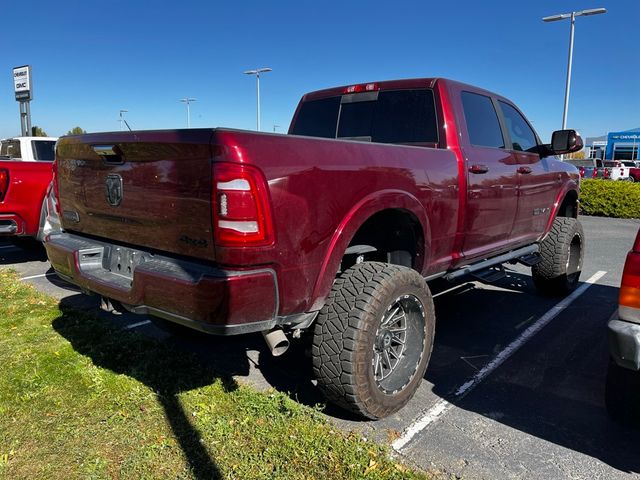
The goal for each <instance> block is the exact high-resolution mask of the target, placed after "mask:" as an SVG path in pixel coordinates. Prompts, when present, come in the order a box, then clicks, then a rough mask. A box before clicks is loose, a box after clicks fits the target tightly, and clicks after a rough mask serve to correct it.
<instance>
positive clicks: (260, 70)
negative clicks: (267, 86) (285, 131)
mask: <svg viewBox="0 0 640 480" xmlns="http://www.w3.org/2000/svg"><path fill="white" fill-rule="evenodd" d="M266 72H271V69H270V68H268V67H265V68H256V69H255V70H247V71H246V72H244V74H245V75H255V76H256V105H257V109H256V130H258V131H260V74H261V73H266Z"/></svg>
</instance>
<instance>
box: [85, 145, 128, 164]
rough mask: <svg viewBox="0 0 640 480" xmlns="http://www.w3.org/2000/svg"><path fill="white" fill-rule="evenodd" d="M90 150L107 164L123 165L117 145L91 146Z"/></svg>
mask: <svg viewBox="0 0 640 480" xmlns="http://www.w3.org/2000/svg"><path fill="white" fill-rule="evenodd" d="M91 148H92V149H93V151H94V152H96V153H97V154H98V155H100V156H101V157H102V159H103V160H104V161H105V162H107V163H123V160H122V152H121V150H120V149H119V148H118V146H117V145H91Z"/></svg>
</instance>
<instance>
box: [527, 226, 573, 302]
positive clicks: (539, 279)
mask: <svg viewBox="0 0 640 480" xmlns="http://www.w3.org/2000/svg"><path fill="white" fill-rule="evenodd" d="M540 256H541V257H542V261H541V262H540V263H538V264H537V265H534V266H533V267H532V268H531V274H532V277H533V283H534V285H535V286H536V288H537V289H538V291H540V292H541V293H543V294H545V295H554V296H564V295H567V294H569V293H571V292H572V291H573V290H575V288H576V287H577V286H578V280H579V279H580V272H581V271H582V262H583V258H584V232H583V231H582V225H580V222H579V221H578V219H576V218H571V217H557V218H556V219H555V220H554V221H553V226H552V227H551V231H550V232H549V234H548V235H547V236H546V237H545V238H544V240H543V241H542V243H541V244H540Z"/></svg>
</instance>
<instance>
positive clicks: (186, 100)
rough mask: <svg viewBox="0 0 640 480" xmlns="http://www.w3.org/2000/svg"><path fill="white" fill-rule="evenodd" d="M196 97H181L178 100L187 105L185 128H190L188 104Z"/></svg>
mask: <svg viewBox="0 0 640 480" xmlns="http://www.w3.org/2000/svg"><path fill="white" fill-rule="evenodd" d="M197 100H198V99H197V98H189V97H186V98H181V99H180V101H181V102H182V103H185V104H186V105H187V128H191V109H190V108H189V104H190V103H191V102H196V101H197Z"/></svg>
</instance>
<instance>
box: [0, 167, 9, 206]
mask: <svg viewBox="0 0 640 480" xmlns="http://www.w3.org/2000/svg"><path fill="white" fill-rule="evenodd" d="M8 189H9V170H7V169H6V168H0V202H2V201H3V200H4V196H5V195H6V194H7V190H8Z"/></svg>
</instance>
